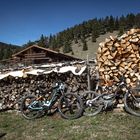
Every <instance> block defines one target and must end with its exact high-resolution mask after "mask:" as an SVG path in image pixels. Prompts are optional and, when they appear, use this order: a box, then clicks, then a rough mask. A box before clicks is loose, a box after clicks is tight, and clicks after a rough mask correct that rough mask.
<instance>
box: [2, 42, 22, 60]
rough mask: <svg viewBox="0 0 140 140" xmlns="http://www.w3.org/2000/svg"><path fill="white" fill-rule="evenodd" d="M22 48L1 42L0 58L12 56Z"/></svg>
mask: <svg viewBox="0 0 140 140" xmlns="http://www.w3.org/2000/svg"><path fill="white" fill-rule="evenodd" d="M20 49H21V47H20V46H16V45H11V44H6V43H2V42H0V60H2V59H7V58H10V57H11V55H12V54H13V53H15V52H17V51H19V50H20Z"/></svg>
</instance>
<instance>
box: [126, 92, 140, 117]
mask: <svg viewBox="0 0 140 140" xmlns="http://www.w3.org/2000/svg"><path fill="white" fill-rule="evenodd" d="M124 107H125V109H126V111H128V112H129V113H131V114H132V115H135V116H138V117H140V95H139V94H136V93H135V94H133V93H130V92H127V93H126V94H125V96H124Z"/></svg>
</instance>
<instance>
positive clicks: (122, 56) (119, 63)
mask: <svg viewBox="0 0 140 140" xmlns="http://www.w3.org/2000/svg"><path fill="white" fill-rule="evenodd" d="M99 45H100V47H99V48H98V51H97V69H98V72H99V77H100V78H101V79H104V80H105V81H109V80H113V81H115V82H116V83H117V82H119V81H120V79H119V78H120V77H121V76H124V77H125V78H126V83H127V84H128V86H131V87H135V86H136V82H137V80H138V79H139V80H140V75H139V74H140V29H131V30H130V31H127V32H126V33H125V34H123V35H122V36H120V37H112V36H110V38H107V39H105V42H102V43H100V44H99Z"/></svg>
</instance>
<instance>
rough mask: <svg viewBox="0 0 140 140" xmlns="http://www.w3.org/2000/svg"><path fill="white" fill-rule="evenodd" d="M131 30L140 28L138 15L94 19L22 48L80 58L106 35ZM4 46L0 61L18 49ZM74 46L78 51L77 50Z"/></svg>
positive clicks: (41, 38)
mask: <svg viewBox="0 0 140 140" xmlns="http://www.w3.org/2000/svg"><path fill="white" fill-rule="evenodd" d="M131 28H140V13H139V14H132V13H131V14H128V15H126V16H123V15H122V16H121V17H113V16H106V17H104V18H94V19H91V20H88V21H84V22H83V23H81V24H78V25H75V26H73V27H71V28H67V29H65V30H63V31H61V32H59V33H57V34H55V35H52V34H51V35H50V36H45V35H43V34H42V35H41V37H40V39H39V40H36V41H34V42H31V41H29V42H28V43H26V44H24V45H23V46H22V47H28V46H30V45H33V44H37V45H39V46H42V47H46V48H49V49H52V50H55V51H61V52H63V53H68V54H70V55H76V56H78V57H81V56H82V55H83V54H85V53H86V52H87V51H88V50H89V47H90V46H92V45H93V48H91V47H90V50H91V49H93V50H94V49H95V48H94V46H97V44H95V43H96V41H97V43H98V42H99V41H100V40H101V39H103V40H104V39H105V38H103V37H105V36H106V34H107V35H108V34H113V33H114V32H115V35H116V33H117V35H121V34H123V33H124V32H125V31H126V30H129V29H131ZM46 30H47V29H46ZM101 36H102V38H101ZM103 40H101V41H103ZM1 46H3V47H1ZM4 46H6V45H5V44H3V43H1V44H0V59H5V58H9V57H10V56H11V54H12V53H14V52H15V51H17V48H18V47H17V46H12V45H10V47H4ZM75 46H77V47H79V48H80V49H78V50H77V48H76V47H75ZM75 49H76V51H77V52H78V51H79V50H80V55H78V53H76V51H75ZM95 51H96V49H95Z"/></svg>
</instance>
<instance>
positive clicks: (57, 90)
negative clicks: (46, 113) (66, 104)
mask: <svg viewBox="0 0 140 140" xmlns="http://www.w3.org/2000/svg"><path fill="white" fill-rule="evenodd" d="M57 84H58V83H57ZM63 90H64V85H63V84H62V83H59V84H58V85H57V86H56V87H53V90H52V92H51V94H52V97H51V99H50V100H47V99H46V98H45V97H43V96H39V97H38V98H37V99H36V100H35V101H33V102H32V103H31V104H30V105H29V106H28V108H29V109H31V110H48V109H50V108H51V107H52V106H53V105H54V104H55V103H56V101H57V100H58V98H59V97H60V96H61V95H63ZM39 101H42V103H43V104H41V105H39V106H40V107H36V106H38V105H37V104H39V103H40V102H39Z"/></svg>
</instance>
